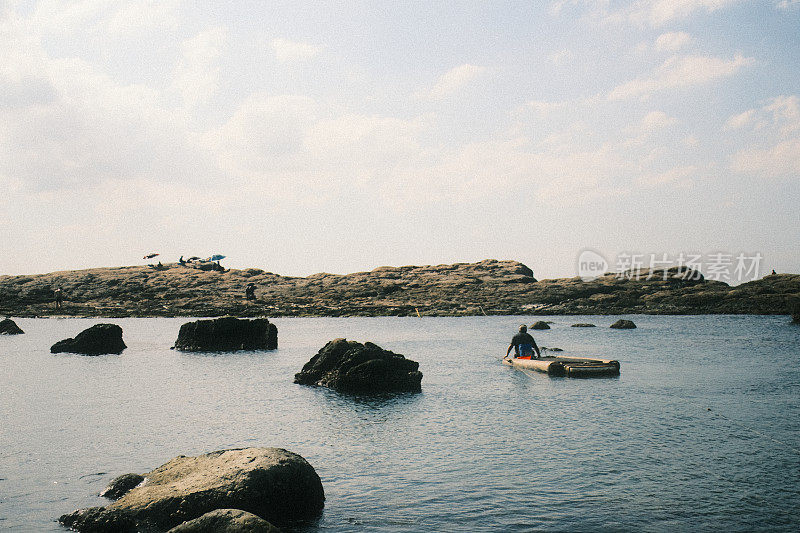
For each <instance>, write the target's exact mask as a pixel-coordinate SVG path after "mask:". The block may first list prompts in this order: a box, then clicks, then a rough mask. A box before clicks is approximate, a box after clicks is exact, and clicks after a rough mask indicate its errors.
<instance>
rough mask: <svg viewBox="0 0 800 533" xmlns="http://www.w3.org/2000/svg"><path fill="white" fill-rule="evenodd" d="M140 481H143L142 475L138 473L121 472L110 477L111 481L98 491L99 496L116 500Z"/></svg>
mask: <svg viewBox="0 0 800 533" xmlns="http://www.w3.org/2000/svg"><path fill="white" fill-rule="evenodd" d="M142 481H144V476H140V475H139V474H122V475H121V476H117V477H115V478H114V479H112V480H111V483H109V484H108V486H107V487H106V488H105V489H104V490H103V492H101V493H100V496H102V497H103V498H108V499H109V500H118V499H120V498H121V497H122V496H123V495H124V494H125V493H126V492H128V491H129V490H131V489H133V488H135V487H137V486H138V485H139V484H140V483H141V482H142Z"/></svg>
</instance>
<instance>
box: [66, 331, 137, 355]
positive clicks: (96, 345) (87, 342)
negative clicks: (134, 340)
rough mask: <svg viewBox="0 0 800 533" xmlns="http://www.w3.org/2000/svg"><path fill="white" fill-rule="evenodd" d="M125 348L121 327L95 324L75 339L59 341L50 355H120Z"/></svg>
mask: <svg viewBox="0 0 800 533" xmlns="http://www.w3.org/2000/svg"><path fill="white" fill-rule="evenodd" d="M125 348H127V346H125V343H124V342H123V340H122V328H121V327H119V326H117V325H116V324H95V325H94V326H92V327H90V328H88V329H85V330H83V331H81V332H80V333H78V334H77V335H76V336H75V338H74V339H64V340H62V341H58V342H57V343H55V344H54V345H53V346H51V347H50V353H76V354H80V355H105V354H120V353H122V350H124V349H125Z"/></svg>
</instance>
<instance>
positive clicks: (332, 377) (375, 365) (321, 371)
mask: <svg viewBox="0 0 800 533" xmlns="http://www.w3.org/2000/svg"><path fill="white" fill-rule="evenodd" d="M294 382H295V383H300V384H301V385H320V386H323V387H330V388H332V389H336V390H338V391H341V392H349V393H380V392H419V391H421V390H422V385H421V383H422V372H420V371H419V363H417V362H416V361H412V360H410V359H406V358H405V357H403V356H402V355H400V354H396V353H394V352H390V351H388V350H384V349H382V348H381V347H380V346H376V345H375V344H372V343H371V342H367V343H365V344H361V343H359V342H355V341H348V340H346V339H335V340H332V341H330V342H329V343H328V344H326V345H325V346H323V348H322V349H321V350H320V351H319V352H318V353H317V355H315V356H314V357H312V358H311V360H310V361H309V362H308V363H306V364H305V366H304V367H303V370H301V371H300V372H299V373H298V374H295V376H294Z"/></svg>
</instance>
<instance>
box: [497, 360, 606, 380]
mask: <svg viewBox="0 0 800 533" xmlns="http://www.w3.org/2000/svg"><path fill="white" fill-rule="evenodd" d="M503 364H505V365H508V366H511V367H517V368H522V369H526V370H535V371H536V372H542V373H543V374H547V375H549V376H556V377H568V378H593V377H603V376H618V375H619V361H614V360H611V359H586V358H582V357H564V356H555V357H542V358H541V359H531V358H529V357H517V358H513V359H512V358H507V359H503Z"/></svg>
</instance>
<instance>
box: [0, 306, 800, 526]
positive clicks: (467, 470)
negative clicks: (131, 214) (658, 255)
mask: <svg viewBox="0 0 800 533" xmlns="http://www.w3.org/2000/svg"><path fill="white" fill-rule="evenodd" d="M539 318H542V317H467V318H428V317H423V318H421V319H420V318H330V319H327V318H281V319H275V320H274V322H275V324H276V325H277V326H278V330H279V343H280V347H279V349H278V350H276V351H271V352H240V353H234V354H227V355H211V354H189V353H181V352H177V351H172V350H170V349H169V347H170V346H171V345H172V344H173V343H174V341H175V339H176V338H177V334H178V329H179V327H180V325H181V324H182V323H184V322H186V321H187V319H160V318H158V319H114V320H110V319H106V320H96V319H19V320H17V323H18V324H19V325H20V326H21V327H22V329H24V330H25V332H26V333H25V335H20V336H16V337H0V376H2V380H1V382H0V529H1V530H6V529H7V530H14V531H37V532H38V531H60V530H62V528H61V527H60V526H59V525H58V524H57V522H56V519H57V517H58V516H59V515H61V514H63V513H67V512H70V511H72V510H74V509H76V508H79V507H87V506H97V505H103V504H105V503H107V501H106V500H104V499H102V498H99V497H98V496H97V494H98V493H99V492H100V491H101V490H102V489H103V488H104V487H105V485H106V484H107V483H108V481H109V480H111V479H112V478H114V477H115V476H117V475H119V474H123V473H127V472H138V473H144V472H147V471H149V470H151V469H153V468H155V467H157V466H159V465H161V464H163V463H164V462H166V461H168V460H169V459H171V458H172V457H175V456H177V455H196V454H202V453H205V452H210V451H213V450H219V449H225V448H234V447H247V446H277V447H282V448H286V449H289V450H291V451H294V452H296V453H299V454H300V455H302V456H303V457H305V458H306V459H307V460H308V461H309V462H310V463H311V464H312V465H313V466H314V468H315V469H316V470H317V472H318V473H319V475H320V477H321V479H322V483H323V486H324V488H325V494H326V498H327V500H326V502H325V510H324V512H323V514H322V515H321V517H320V518H319V519H318V520H317V521H314V522H312V523H310V524H308V525H307V526H306V527H305V530H306V531H309V532H311V531H363V532H367V531H375V532H399V531H470V532H475V531H511V532H513V531H531V530H541V531H548V530H552V531H667V530H684V531H686V530H692V531H695V530H715V531H719V530H726V531H754V530H765V531H779V530H783V531H796V530H797V529H798V528H799V527H800V348H798V346H799V345H798V341H799V340H800V326H797V325H792V324H790V323H789V319H788V317H785V316H771V317H770V316H767V317H763V316H681V317H672V316H628V317H624V318H630V319H632V320H634V321H635V322H636V323H637V325H638V326H639V327H638V329H635V330H614V329H610V328H609V327H608V326H609V325H610V324H611V322H613V321H614V320H616V319H617V318H619V317H599V316H582V317H577V316H576V317H547V318H543V319H544V320H552V321H553V324H552V325H551V326H552V329H550V330H547V331H533V332H532V333H533V334H534V337H535V338H536V340H537V342H538V343H539V344H540V345H544V346H547V347H559V348H562V349H563V350H564V352H563V354H564V355H575V356H596V357H599V358H609V359H617V360H619V361H620V363H621V375H620V376H619V377H616V378H603V379H568V378H550V377H548V376H546V375H543V374H534V373H529V372H528V373H526V372H523V371H520V370H517V369H514V368H510V367H507V366H505V365H502V364H501V358H502V356H503V355H504V354H505V351H506V348H507V346H508V343H509V341H510V339H511V336H512V335H513V334H514V333H515V332H516V330H517V327H518V326H519V324H521V323H528V324H530V323H532V322H533V321H534V320H537V319H539ZM98 322H113V323H116V324H119V325H120V326H122V328H123V330H124V339H125V342H126V343H127V345H128V348H127V349H126V350H125V351H124V352H123V353H122V354H121V355H110V356H101V357H83V356H78V355H66V354H60V355H52V354H50V352H49V347H50V345H52V344H53V343H54V342H56V341H58V340H60V339H63V338H66V337H73V336H75V334H77V333H78V332H80V331H81V330H83V329H85V328H87V327H89V326H91V325H92V324H95V323H98ZM577 322H592V323H595V324H597V326H598V327H596V328H571V327H569V326H570V325H571V324H573V323H577ZM337 337H346V338H348V339H352V340H357V341H360V342H364V341H372V342H374V343H376V344H378V345H380V346H381V347H383V348H386V349H389V350H392V351H395V352H398V353H402V354H404V355H406V356H407V357H409V358H411V359H413V360H415V361H418V362H419V363H420V370H421V371H422V372H423V374H424V377H423V379H422V393H421V394H400V395H394V396H386V397H377V398H363V397H362V398H359V397H351V396H345V395H340V394H337V393H336V392H333V391H330V390H327V389H324V388H315V387H306V386H301V385H295V384H294V383H293V377H294V374H295V373H296V372H298V371H299V370H300V369H301V368H302V366H303V364H305V363H306V362H307V361H308V360H309V359H310V358H311V357H312V356H313V355H314V354H315V353H316V352H317V351H318V350H319V349H320V348H321V347H322V346H323V345H324V344H325V343H326V342H327V341H329V340H332V339H334V338H337Z"/></svg>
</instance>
